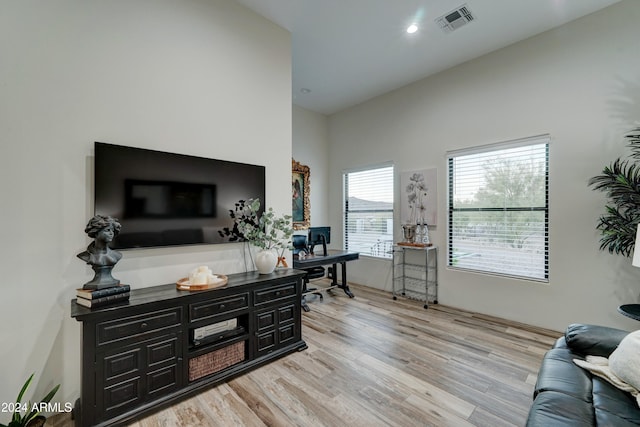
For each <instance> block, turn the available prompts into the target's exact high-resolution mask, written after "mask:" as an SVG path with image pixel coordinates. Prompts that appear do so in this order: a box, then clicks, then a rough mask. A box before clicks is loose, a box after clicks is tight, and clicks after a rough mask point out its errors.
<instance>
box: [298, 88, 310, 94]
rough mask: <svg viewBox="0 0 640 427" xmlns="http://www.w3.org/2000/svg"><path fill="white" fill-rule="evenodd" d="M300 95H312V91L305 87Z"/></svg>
mask: <svg viewBox="0 0 640 427" xmlns="http://www.w3.org/2000/svg"><path fill="white" fill-rule="evenodd" d="M300 93H304V94H307V93H311V89H308V88H306V87H303V88H302V89H300Z"/></svg>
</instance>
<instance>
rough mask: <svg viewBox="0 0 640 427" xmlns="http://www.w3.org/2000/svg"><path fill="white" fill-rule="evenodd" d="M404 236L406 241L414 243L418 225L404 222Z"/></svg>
mask: <svg viewBox="0 0 640 427" xmlns="http://www.w3.org/2000/svg"><path fill="white" fill-rule="evenodd" d="M402 237H403V238H404V241H405V242H406V243H413V241H414V240H415V238H416V225H415V224H404V225H403V226H402Z"/></svg>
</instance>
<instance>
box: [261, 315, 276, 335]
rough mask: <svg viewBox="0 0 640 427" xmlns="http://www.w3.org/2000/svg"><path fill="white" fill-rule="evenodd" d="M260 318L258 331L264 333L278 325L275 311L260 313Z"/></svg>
mask: <svg viewBox="0 0 640 427" xmlns="http://www.w3.org/2000/svg"><path fill="white" fill-rule="evenodd" d="M257 318H258V331H262V330H264V329H267V328H273V327H274V326H275V324H276V312H275V310H269V311H266V312H262V313H259V314H258V315H257Z"/></svg>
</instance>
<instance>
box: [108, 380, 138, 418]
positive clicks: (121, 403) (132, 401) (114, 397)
mask: <svg viewBox="0 0 640 427" xmlns="http://www.w3.org/2000/svg"><path fill="white" fill-rule="evenodd" d="M142 388H143V387H142V379H141V378H140V377H135V378H131V379H129V380H127V381H124V382H121V383H118V384H115V385H112V386H111V387H107V388H106V389H105V390H104V410H105V414H106V415H107V417H109V416H112V415H115V414H118V413H120V412H121V411H123V410H124V409H126V408H128V407H130V406H133V405H136V404H138V403H140V402H141V401H142V396H143V393H142Z"/></svg>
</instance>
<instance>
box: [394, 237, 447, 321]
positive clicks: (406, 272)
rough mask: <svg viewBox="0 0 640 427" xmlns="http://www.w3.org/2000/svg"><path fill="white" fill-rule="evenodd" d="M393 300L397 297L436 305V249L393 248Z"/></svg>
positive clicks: (395, 246) (425, 304) (433, 247)
mask: <svg viewBox="0 0 640 427" xmlns="http://www.w3.org/2000/svg"><path fill="white" fill-rule="evenodd" d="M392 268H393V283H392V292H393V299H394V300H396V299H398V298H397V297H398V295H400V296H403V297H406V298H410V299H415V300H419V301H424V308H429V303H432V304H437V303H438V248H437V247H436V246H427V247H416V246H402V245H394V247H393V267H392Z"/></svg>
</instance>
